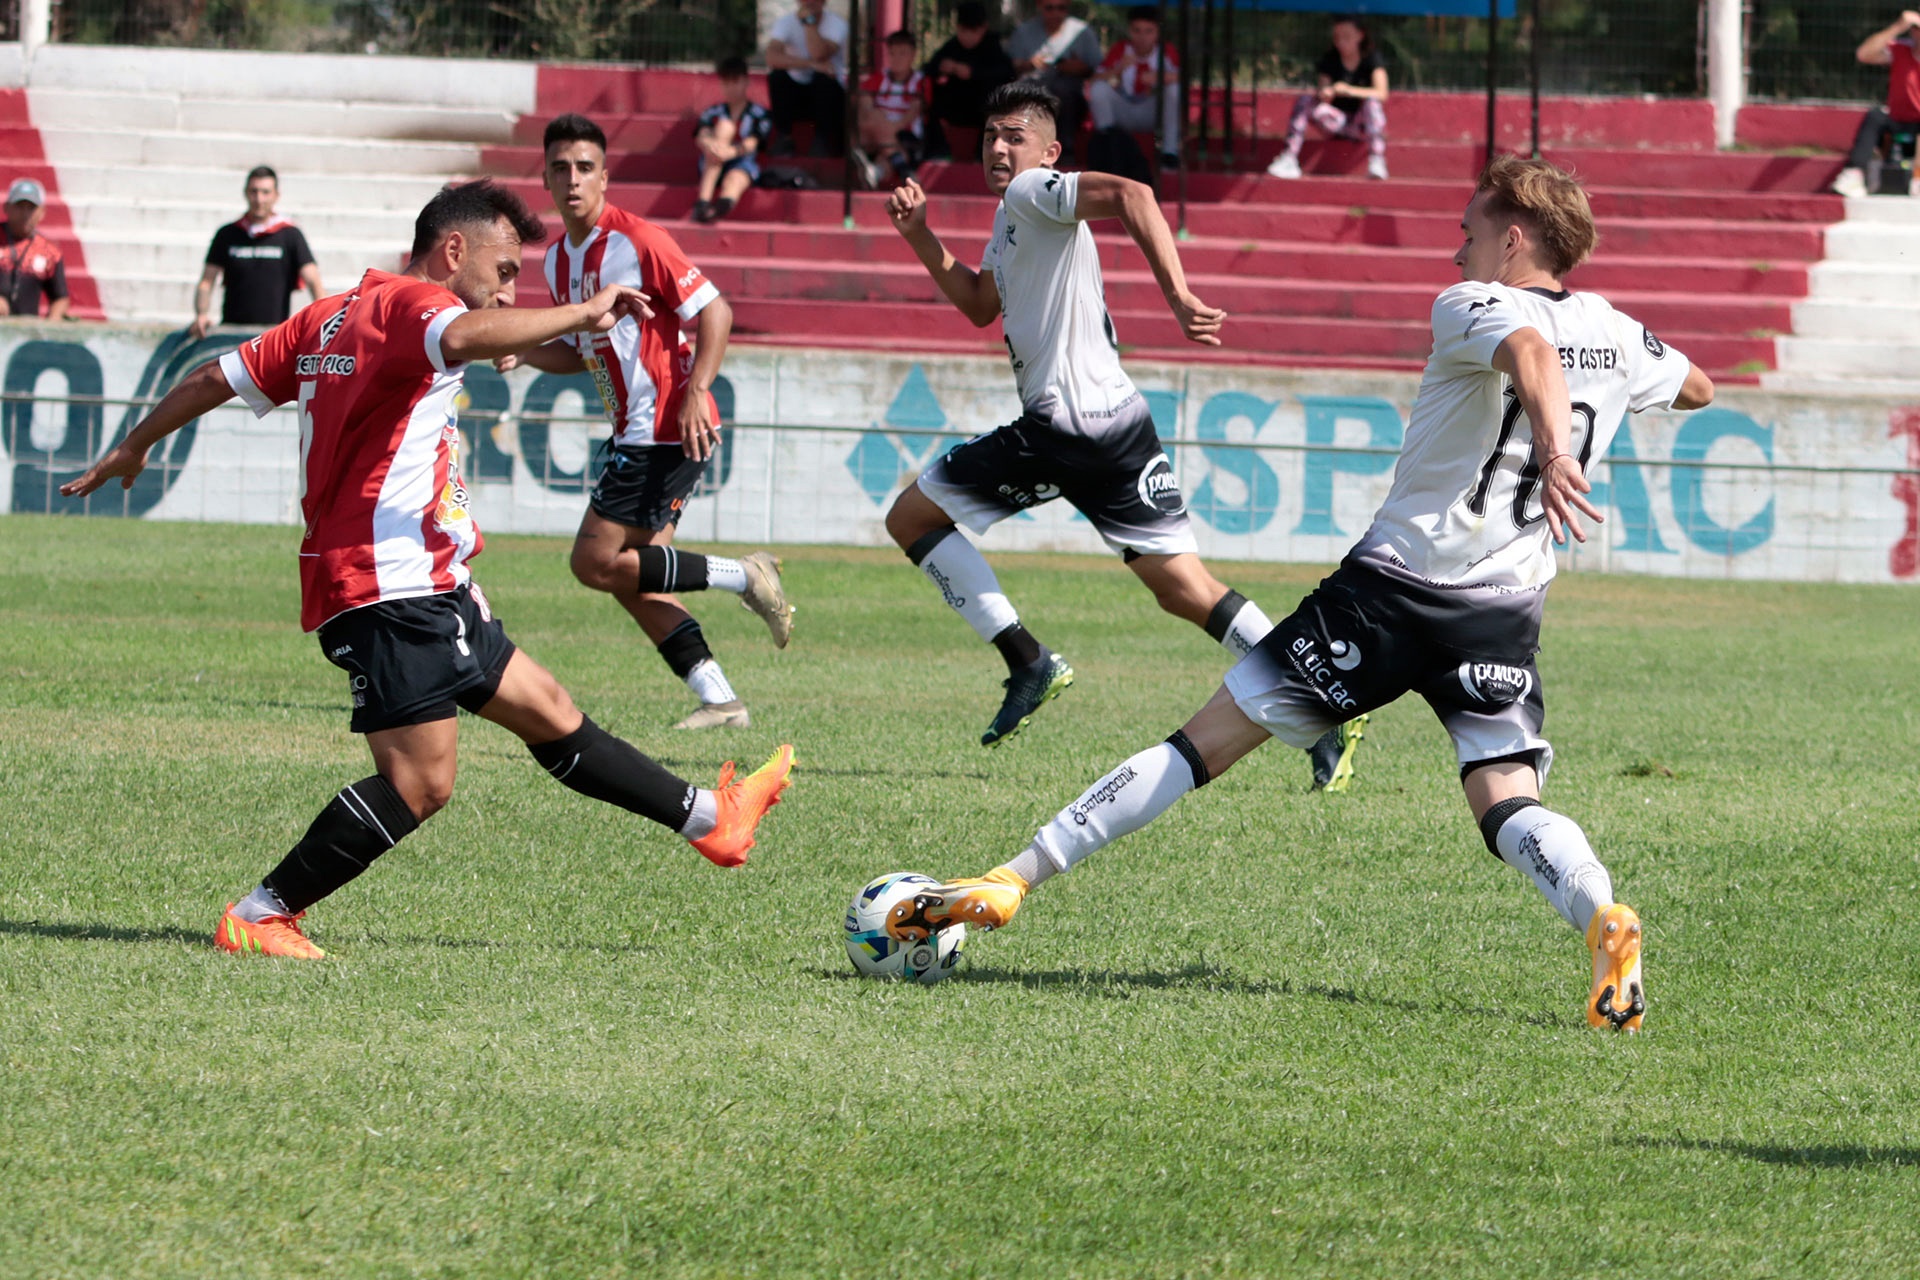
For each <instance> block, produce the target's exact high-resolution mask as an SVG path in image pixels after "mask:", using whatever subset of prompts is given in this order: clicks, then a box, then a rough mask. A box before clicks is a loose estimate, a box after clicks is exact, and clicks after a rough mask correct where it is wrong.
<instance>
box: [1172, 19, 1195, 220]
mask: <svg viewBox="0 0 1920 1280" xmlns="http://www.w3.org/2000/svg"><path fill="white" fill-rule="evenodd" d="M1192 13H1193V6H1192V0H1180V51H1181V52H1180V56H1181V57H1183V58H1185V59H1186V60H1187V63H1186V66H1184V67H1182V68H1181V69H1180V137H1181V139H1182V140H1183V141H1184V139H1185V138H1186V136H1187V113H1188V111H1189V109H1190V108H1189V106H1188V103H1187V84H1188V82H1189V80H1191V78H1192V71H1193V46H1192V45H1191V44H1189V43H1187V37H1188V36H1189V35H1191V34H1192V32H1193V23H1192V22H1191V21H1190V19H1191V16H1192ZM1192 167H1193V165H1192V164H1191V163H1189V160H1188V156H1187V150H1186V147H1185V146H1182V147H1181V148H1180V223H1179V226H1178V227H1177V228H1176V229H1175V234H1176V235H1177V236H1178V237H1179V238H1180V239H1182V240H1185V239H1186V238H1187V170H1188V169H1191V168H1192Z"/></svg>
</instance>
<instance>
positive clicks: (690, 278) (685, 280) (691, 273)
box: [674, 267, 700, 289]
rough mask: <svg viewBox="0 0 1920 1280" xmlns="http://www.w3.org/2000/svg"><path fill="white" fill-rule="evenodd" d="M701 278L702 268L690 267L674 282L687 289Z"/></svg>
mask: <svg viewBox="0 0 1920 1280" xmlns="http://www.w3.org/2000/svg"><path fill="white" fill-rule="evenodd" d="M699 278H700V268H698V267H688V268H687V274H685V275H683V276H681V277H680V278H679V279H678V280H676V281H674V283H675V284H677V285H679V286H680V287H681V288H682V289H685V288H687V287H689V286H690V285H692V284H693V282H694V281H695V280H698V279H699Z"/></svg>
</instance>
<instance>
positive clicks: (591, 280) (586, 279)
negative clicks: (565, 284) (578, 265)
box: [579, 271, 600, 298]
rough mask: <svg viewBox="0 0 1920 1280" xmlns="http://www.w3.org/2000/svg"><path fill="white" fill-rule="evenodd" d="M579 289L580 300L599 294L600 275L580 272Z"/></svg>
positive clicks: (591, 272)
mask: <svg viewBox="0 0 1920 1280" xmlns="http://www.w3.org/2000/svg"><path fill="white" fill-rule="evenodd" d="M579 288H580V296H581V297H582V298H591V297H592V296H593V295H594V294H596V293H598V292H600V273H599V272H598V271H582V272H581V273H580V285H579Z"/></svg>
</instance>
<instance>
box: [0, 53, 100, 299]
mask: <svg viewBox="0 0 1920 1280" xmlns="http://www.w3.org/2000/svg"><path fill="white" fill-rule="evenodd" d="M16 178H32V179H34V180H35V181H37V182H38V183H39V184H40V185H41V187H42V188H44V189H45V191H46V193H47V213H46V216H45V217H44V218H42V219H41V220H40V234H41V235H43V236H45V237H46V238H47V239H49V240H51V241H53V243H54V244H55V245H57V246H59V249H60V252H61V255H62V256H63V257H65V258H66V261H67V296H68V298H69V300H70V301H69V302H68V311H67V314H68V315H70V316H72V317H73V318H74V319H76V320H101V319H104V318H105V314H104V313H103V312H102V311H101V309H100V287H99V286H98V285H97V284H95V283H94V279H93V276H92V275H90V274H89V273H88V271H87V255H86V251H85V250H84V249H83V248H82V247H81V245H80V237H79V236H78V235H76V234H75V232H74V228H73V214H72V213H71V211H69V210H68V208H67V204H66V201H64V200H62V199H61V198H60V178H59V175H58V174H56V173H55V172H54V171H53V166H52V165H51V164H49V163H48V162H47V152H46V148H45V147H44V146H43V145H42V144H41V141H40V130H38V129H37V128H35V127H34V124H33V116H32V113H31V112H29V111H28V109H27V91H26V90H25V89H0V186H5V185H10V184H11V183H12V182H13V181H14V179H16Z"/></svg>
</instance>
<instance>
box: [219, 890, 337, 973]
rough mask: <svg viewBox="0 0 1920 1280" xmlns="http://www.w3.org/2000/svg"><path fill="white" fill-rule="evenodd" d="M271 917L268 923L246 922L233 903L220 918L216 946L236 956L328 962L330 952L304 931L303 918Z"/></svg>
mask: <svg viewBox="0 0 1920 1280" xmlns="http://www.w3.org/2000/svg"><path fill="white" fill-rule="evenodd" d="M306 914H307V913H306V912H304V911H302V912H301V913H300V915H298V916H268V917H267V918H266V919H265V920H261V921H257V922H256V921H252V920H242V919H241V918H240V917H239V916H237V915H235V914H233V903H231V902H229V903H228V904H227V914H225V915H223V916H221V917H220V924H219V926H218V927H217V928H216V929H214V931H213V945H214V946H216V947H219V948H220V949H221V950H222V951H231V952H233V953H234V954H235V955H261V956H288V957H290V958H292V959H294V960H325V959H326V958H327V953H326V952H324V951H322V950H321V949H320V948H318V947H316V946H314V945H313V943H311V942H309V941H308V940H307V935H306V934H304V933H302V932H300V916H304V915H306Z"/></svg>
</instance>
